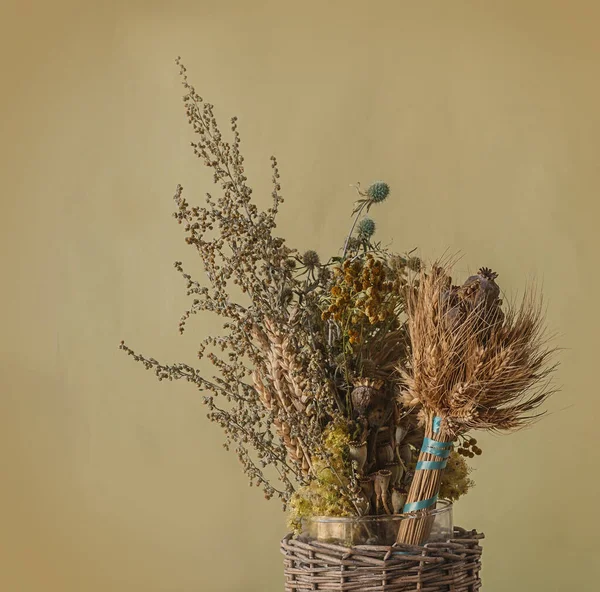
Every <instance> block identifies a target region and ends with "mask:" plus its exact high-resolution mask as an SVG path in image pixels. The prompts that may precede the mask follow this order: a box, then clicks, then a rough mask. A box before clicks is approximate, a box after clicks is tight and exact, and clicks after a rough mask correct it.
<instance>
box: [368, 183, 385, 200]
mask: <svg viewBox="0 0 600 592" xmlns="http://www.w3.org/2000/svg"><path fill="white" fill-rule="evenodd" d="M389 194H390V186H389V185H388V184H387V183H384V182H383V181H377V182H376V183H373V184H372V185H371V186H370V187H369V188H368V189H367V195H368V196H369V198H370V199H371V200H372V201H373V202H374V203H380V202H382V201H384V200H385V199H386V198H387V196H388V195H389Z"/></svg>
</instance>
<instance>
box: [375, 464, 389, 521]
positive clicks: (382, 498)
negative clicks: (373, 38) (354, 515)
mask: <svg viewBox="0 0 600 592" xmlns="http://www.w3.org/2000/svg"><path fill="white" fill-rule="evenodd" d="M391 477H392V473H391V472H390V471H388V470H386V469H382V470H380V471H377V473H375V497H376V499H375V504H376V507H377V512H378V513H379V512H380V509H381V508H382V507H383V510H384V511H385V513H386V514H391V513H392V510H391V508H390V506H389V503H388V502H389V487H390V479H391Z"/></svg>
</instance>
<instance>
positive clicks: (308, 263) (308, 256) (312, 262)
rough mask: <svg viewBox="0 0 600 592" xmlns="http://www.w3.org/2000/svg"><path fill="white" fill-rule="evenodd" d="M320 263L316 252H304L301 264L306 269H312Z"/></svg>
mask: <svg viewBox="0 0 600 592" xmlns="http://www.w3.org/2000/svg"><path fill="white" fill-rule="evenodd" d="M320 263H321V260H320V259H319V255H318V253H317V252H316V251H312V250H309V251H305V252H304V254H303V255H302V264H303V265H304V266H305V267H307V268H308V269H314V268H315V267H317V266H318V265H319V264H320Z"/></svg>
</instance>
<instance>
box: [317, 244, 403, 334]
mask: <svg viewBox="0 0 600 592" xmlns="http://www.w3.org/2000/svg"><path fill="white" fill-rule="evenodd" d="M333 273H334V281H333V285H332V287H331V289H330V294H329V298H328V299H327V304H328V306H327V308H326V309H325V310H324V311H323V313H322V318H323V320H330V319H332V320H334V321H336V322H337V323H339V324H340V326H341V327H342V330H343V331H344V332H345V333H346V334H347V336H348V341H349V343H350V344H357V343H360V342H361V340H362V339H363V337H364V334H365V331H366V330H368V329H370V328H371V327H370V326H373V325H377V324H379V323H388V322H390V321H392V322H396V319H397V314H398V309H399V308H400V306H401V303H402V287H403V285H404V284H405V283H406V279H405V275H404V271H403V270H392V269H391V268H390V267H389V266H387V265H386V264H385V263H384V262H383V261H381V260H380V259H376V258H375V257H374V256H373V255H372V254H371V253H369V254H367V256H366V257H365V258H364V259H355V260H353V261H351V260H346V261H344V263H343V264H342V265H341V266H339V267H337V268H335V269H334V270H333Z"/></svg>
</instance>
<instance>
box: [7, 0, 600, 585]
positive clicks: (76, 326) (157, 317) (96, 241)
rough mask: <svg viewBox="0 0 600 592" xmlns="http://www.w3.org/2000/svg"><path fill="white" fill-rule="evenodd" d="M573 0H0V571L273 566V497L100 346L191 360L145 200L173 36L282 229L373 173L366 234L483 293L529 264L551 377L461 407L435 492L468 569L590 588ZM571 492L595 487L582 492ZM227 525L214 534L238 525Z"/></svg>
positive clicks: (589, 155) (168, 173) (588, 138)
mask: <svg viewBox="0 0 600 592" xmlns="http://www.w3.org/2000/svg"><path fill="white" fill-rule="evenodd" d="M599 18H600V5H599V4H598V3H597V2H583V1H578V0H573V1H571V2H565V1H560V2H552V1H549V0H545V1H535V0H519V1H516V0H515V1H504V2H491V1H490V2H484V1H478V2H462V1H459V0H452V1H450V2H449V1H443V2H406V1H404V0H402V1H398V0H396V1H380V2H377V1H374V2H358V1H354V0H350V1H348V0H347V1H345V2H341V1H340V2H329V1H325V0H322V1H320V2H317V1H312V0H311V1H306V0H305V1H303V2H286V1H284V0H278V1H272V2H271V1H269V2H266V1H260V0H254V1H246V2H244V1H241V0H238V1H237V2H227V1H223V0H217V1H214V2H210V3H209V2H203V1H201V0H195V1H185V2H183V1H178V0H173V1H172V2H139V3H131V2H122V1H121V2H117V1H114V0H104V1H102V2H100V1H99V2H96V3H94V2H89V1H84V2H68V1H66V0H55V1H53V2H49V1H48V2H47V1H44V0H29V1H27V2H25V1H23V0H19V1H18V2H17V1H15V0H9V1H8V2H7V1H6V0H4V2H3V3H2V5H1V8H0V49H1V51H0V60H1V66H2V68H1V70H0V72H1V81H2V92H1V94H0V104H1V111H0V126H1V128H0V129H1V136H0V137H1V140H2V144H1V146H0V151H1V158H0V171H1V173H0V174H1V181H2V193H1V198H0V199H1V208H2V209H1V223H2V234H1V238H0V241H1V254H0V256H1V258H2V261H1V268H0V269H1V271H2V275H1V278H2V280H1V284H0V285H1V290H0V303H1V304H0V306H1V311H2V330H1V335H2V340H1V347H2V349H1V352H0V364H1V367H0V388H1V393H0V590H2V591H3V592H4V591H6V592H42V591H43V592H54V591H57V592H58V591H59V592H96V591H97V592H101V591H102V592H106V591H108V590H110V591H111V592H137V591H139V592H142V591H143V592H159V591H160V592H163V591H164V592H167V591H169V592H171V591H173V592H175V591H177V592H192V591H198V590H203V591H204V590H206V591H211V592H221V591H222V592H225V591H227V592H233V591H241V590H244V591H247V592H254V591H256V592H266V591H276V590H281V589H282V585H281V563H280V558H279V555H278V538H279V537H280V535H281V534H282V533H283V532H284V520H283V515H282V514H281V513H280V511H279V509H278V506H277V504H276V503H275V502H271V503H267V502H265V501H264V500H263V499H262V496H261V494H260V493H259V492H258V491H257V490H254V489H248V487H247V485H246V482H245V478H244V477H243V476H242V474H241V471H239V468H238V465H237V461H236V459H235V457H234V456H233V455H230V454H228V453H226V452H225V451H223V450H222V448H221V447H220V442H221V434H220V432H219V431H218V429H217V428H216V427H215V426H213V425H211V424H209V423H208V421H207V420H206V419H205V417H204V409H203V406H202V404H201V401H200V396H199V395H198V394H197V393H196V392H195V391H194V390H193V389H192V388H191V387H188V386H187V385H183V384H181V385H173V384H164V383H160V384H159V383H157V382H155V380H154V379H153V377H152V376H151V375H149V374H145V373H144V372H143V371H142V369H141V368H139V367H136V366H135V365H134V364H133V363H132V362H131V361H130V360H128V359H126V357H125V356H123V355H122V354H121V352H119V351H118V350H117V344H118V341H119V340H120V339H121V338H126V339H127V340H128V342H129V343H130V344H131V345H132V346H134V347H136V348H139V349H142V350H143V351H145V352H147V353H148V354H150V355H153V356H155V357H157V358H160V359H163V360H165V361H169V360H181V361H184V360H188V361H190V362H191V361H193V360H194V352H195V348H196V345H197V342H198V341H199V339H200V335H203V334H205V333H206V332H207V331H210V330H211V329H212V328H214V327H215V325H214V324H213V325H211V324H210V323H208V322H204V321H203V323H200V322H197V323H195V324H192V327H193V328H194V329H195V331H190V332H189V333H188V334H187V335H186V336H185V337H179V336H178V334H177V331H176V328H177V322H178V319H179V315H180V313H181V312H182V311H183V309H184V305H185V302H186V300H185V297H184V293H183V286H182V284H181V281H180V278H179V277H178V275H177V274H176V272H175V271H174V270H173V269H172V262H173V261H174V260H176V259H182V260H183V261H186V262H188V264H190V265H193V264H194V263H195V259H194V258H193V253H192V251H191V250H190V249H189V248H188V247H186V245H185V244H184V243H183V236H182V234H181V233H180V229H179V227H178V226H177V225H176V224H174V222H173V220H172V219H171V218H170V213H171V211H172V202H171V199H170V196H171V195H172V193H173V191H174V189H175V185H176V183H178V182H180V183H182V184H183V185H184V187H185V188H186V189H187V190H188V196H189V197H190V199H201V196H202V194H203V191H206V190H207V189H209V188H210V187H211V185H210V180H209V177H208V176H207V175H206V174H205V173H204V172H203V171H202V170H201V169H200V165H199V163H198V162H196V161H195V160H194V157H193V155H192V154H191V152H190V149H189V146H188V143H189V140H190V132H189V130H188V128H187V124H186V121H185V117H184V116H183V108H182V105H181V103H180V95H181V94H182V90H181V88H180V86H179V83H178V79H177V69H176V67H175V65H174V63H173V58H174V57H175V56H177V55H179V54H180V55H182V56H183V57H184V59H185V61H186V63H187V65H188V67H189V71H190V76H191V79H192V81H193V82H194V84H195V85H196V86H197V87H198V88H199V89H201V91H202V93H203V94H204V95H205V96H206V98H207V99H208V100H210V101H211V102H213V103H215V104H216V106H217V115H219V116H220V117H221V120H222V121H223V122H225V123H226V122H227V120H228V118H229V117H230V116H231V115H233V114H237V115H239V116H240V125H241V131H242V133H243V137H244V141H245V150H246V155H247V157H248V163H249V170H250V176H251V178H252V179H253V180H254V183H255V188H256V189H257V192H256V194H257V195H258V196H259V201H260V202H261V203H262V204H266V203H267V201H268V197H267V192H266V190H267V188H268V180H269V170H270V169H269V162H268V158H269V156H270V155H271V153H273V152H274V153H276V154H277V155H278V157H279V159H280V162H281V167H282V172H283V182H284V190H285V195H286V196H287V202H286V204H285V208H284V210H283V214H282V217H281V220H280V230H281V232H282V233H283V234H285V235H286V236H288V237H289V239H290V243H291V244H293V245H295V246H298V247H299V248H308V247H311V248H316V249H317V250H318V251H319V252H320V253H321V255H322V256H325V255H327V254H330V253H332V252H335V250H336V249H337V248H338V246H339V245H340V242H341V240H342V237H343V235H344V232H345V230H346V228H347V226H348V223H349V217H348V213H349V209H350V207H351V203H352V200H353V193H352V191H351V190H350V189H349V187H348V185H349V184H350V183H353V182H356V181H359V180H360V181H362V182H363V183H369V182H370V181H372V180H374V179H379V178H383V179H386V180H387V181H388V182H389V183H390V184H391V185H392V187H393V196H392V197H390V199H389V201H388V202H387V203H386V204H385V205H383V206H381V207H380V208H379V209H378V210H377V211H375V210H374V211H373V213H374V215H375V218H376V221H377V223H378V227H379V237H380V238H381V239H382V240H384V241H388V240H392V239H393V246H394V247H396V248H397V249H399V250H404V249H410V248H413V247H419V249H420V252H421V254H422V255H423V256H425V257H430V258H431V257H434V256H436V255H440V254H441V253H443V252H444V251H445V249H449V250H450V251H452V252H456V251H461V252H462V253H464V258H463V259H462V261H461V263H460V264H459V268H460V269H459V271H460V272H461V273H462V272H466V271H468V270H472V269H474V268H476V267H477V266H479V265H488V266H491V267H493V268H494V269H497V270H498V271H499V272H500V279H501V281H502V285H503V287H504V288H505V289H506V291H507V293H508V294H515V293H516V292H517V291H518V290H519V288H520V287H522V286H523V285H524V283H525V282H526V281H528V280H530V279H531V278H533V277H537V278H538V279H541V280H543V282H544V286H545V291H546V294H547V303H548V315H549V320H550V323H551V326H552V327H553V328H554V329H555V330H556V331H558V332H559V333H560V344H561V345H562V346H564V347H565V348H566V350H565V351H564V353H563V354H562V368H561V371H560V375H559V377H558V379H559V382H560V383H562V384H563V385H564V390H563V393H562V394H561V395H560V396H559V397H557V398H556V399H555V400H554V401H553V402H552V404H551V405H550V410H551V411H552V414H551V415H550V416H549V417H548V418H546V419H545V420H544V421H543V422H542V423H540V424H539V425H537V426H536V427H535V428H534V429H531V430H529V431H526V432H523V433H520V434H518V435H514V436H511V437H508V438H501V437H491V436H484V437H482V438H481V441H482V442H483V448H484V455H483V457H482V458H481V459H480V461H479V462H477V465H476V468H477V471H476V473H475V475H474V477H475V479H476V481H477V487H476V489H475V490H474V491H473V492H472V493H471V494H470V495H469V496H468V498H465V500H463V501H462V502H460V503H459V504H458V507H457V509H456V513H457V522H459V523H460V524H462V525H464V526H467V527H477V528H479V529H481V530H483V531H485V532H486V534H487V537H488V538H487V541H486V543H485V571H484V577H485V588H484V589H485V591H486V592H507V591H511V592H526V591H527V592H534V591H540V592H542V591H543V592H550V591H570V590H581V591H586V592H593V591H594V590H597V589H598V585H597V583H596V582H597V580H598V577H600V571H599V568H598V565H599V563H598V560H597V550H596V549H595V546H596V545H597V543H598V529H599V527H600V524H599V520H598V512H599V510H598V508H597V504H596V505H595V502H596V498H597V494H598V483H599V481H598V476H597V470H596V468H595V467H596V466H597V463H598V449H599V448H598V446H599V445H598V428H597V424H598V413H599V412H600V405H599V403H598V400H599V394H598V380H597V369H598V346H597V333H598V328H599V323H598V317H599V314H598V297H599V294H600V292H599V288H600V284H599V281H598V256H599V253H598V247H599V245H600V241H599V239H598V236H597V232H596V227H597V225H598V214H599V211H600V208H599V206H598V203H599V199H600V196H599V193H600V191H599V190H600V166H599V164H598V158H599V157H598V154H599V153H600V109H599V107H598V105H600V82H599V79H598V72H599V68H600V37H599V36H598V22H599ZM594 508H595V509H594ZM241 549H244V553H243V554H242V555H240V556H236V552H237V551H238V550H241Z"/></svg>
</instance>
